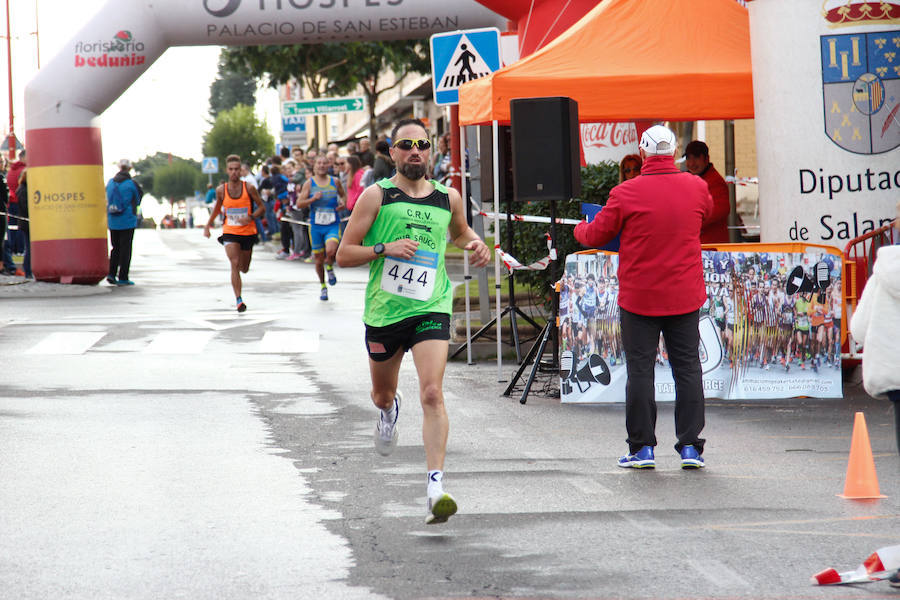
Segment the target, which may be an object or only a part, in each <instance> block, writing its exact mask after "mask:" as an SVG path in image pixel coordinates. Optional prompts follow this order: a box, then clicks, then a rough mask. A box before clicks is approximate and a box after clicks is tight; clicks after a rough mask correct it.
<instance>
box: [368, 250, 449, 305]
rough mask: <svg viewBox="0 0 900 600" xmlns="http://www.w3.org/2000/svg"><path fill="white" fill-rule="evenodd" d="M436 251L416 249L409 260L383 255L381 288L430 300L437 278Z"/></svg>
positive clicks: (397, 294)
mask: <svg viewBox="0 0 900 600" xmlns="http://www.w3.org/2000/svg"><path fill="white" fill-rule="evenodd" d="M437 266H438V255H437V252H429V251H428V250H417V251H416V253H415V254H414V255H413V257H412V258H411V259H409V260H406V259H404V258H393V257H390V256H388V257H385V259H384V268H383V269H382V271H381V289H382V290H384V291H385V292H388V293H389V294H394V295H396V296H402V297H404V298H411V299H413V300H423V301H424V300H430V299H431V294H432V293H433V292H434V282H435V280H436V279H437Z"/></svg>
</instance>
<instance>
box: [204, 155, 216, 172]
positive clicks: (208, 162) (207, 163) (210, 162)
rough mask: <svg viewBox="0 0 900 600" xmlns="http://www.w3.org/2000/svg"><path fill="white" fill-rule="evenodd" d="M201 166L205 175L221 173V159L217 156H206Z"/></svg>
mask: <svg viewBox="0 0 900 600" xmlns="http://www.w3.org/2000/svg"><path fill="white" fill-rule="evenodd" d="M201 165H202V169H201V171H203V173H210V174H212V173H218V172H219V159H218V158H217V157H215V156H204V157H203V162H202V163H201Z"/></svg>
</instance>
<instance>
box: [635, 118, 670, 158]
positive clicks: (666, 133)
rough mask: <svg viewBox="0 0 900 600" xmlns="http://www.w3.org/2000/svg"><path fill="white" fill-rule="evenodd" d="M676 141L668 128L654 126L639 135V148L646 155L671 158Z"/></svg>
mask: <svg viewBox="0 0 900 600" xmlns="http://www.w3.org/2000/svg"><path fill="white" fill-rule="evenodd" d="M677 145H678V140H677V139H676V138H675V134H674V133H673V132H672V130H671V129H669V128H668V127H663V126H662V125H654V126H653V127H651V128H650V129H648V130H647V131H645V132H644V133H643V135H641V143H640V148H641V150H643V151H644V152H645V153H647V154H651V155H656V154H663V155H667V156H673V155H674V154H675V147H676V146H677Z"/></svg>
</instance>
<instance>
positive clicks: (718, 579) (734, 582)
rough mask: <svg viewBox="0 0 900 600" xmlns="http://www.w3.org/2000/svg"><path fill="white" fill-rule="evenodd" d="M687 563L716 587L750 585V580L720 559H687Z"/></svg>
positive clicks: (745, 586) (744, 586)
mask: <svg viewBox="0 0 900 600" xmlns="http://www.w3.org/2000/svg"><path fill="white" fill-rule="evenodd" d="M687 564H688V565H689V566H690V567H691V568H692V569H693V570H694V571H696V572H697V573H698V574H699V575H700V576H701V577H703V578H704V579H706V580H707V581H709V582H710V583H712V584H713V585H715V586H716V587H727V588H735V587H742V588H747V587H750V582H748V581H747V580H746V579H744V578H743V577H741V576H740V575H739V574H738V572H737V571H735V570H734V569H732V568H731V567H729V566H727V565H726V564H725V563H723V562H721V561H718V560H715V559H710V558H704V559H703V560H696V559H688V560H687Z"/></svg>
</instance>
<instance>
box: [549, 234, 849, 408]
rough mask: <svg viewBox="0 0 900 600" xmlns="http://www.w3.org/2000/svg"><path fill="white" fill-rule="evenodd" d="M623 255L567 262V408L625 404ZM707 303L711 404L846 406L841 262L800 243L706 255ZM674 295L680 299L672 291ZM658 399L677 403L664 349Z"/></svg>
mask: <svg viewBox="0 0 900 600" xmlns="http://www.w3.org/2000/svg"><path fill="white" fill-rule="evenodd" d="M618 265H619V256H618V254H615V253H610V252H602V251H588V252H580V253H577V254H572V255H569V256H568V257H566V266H565V273H564V275H563V277H562V279H561V280H560V281H559V282H558V283H557V290H558V292H559V344H560V347H559V355H560V393H561V398H562V402H572V403H607V402H624V401H625V382H626V379H627V377H626V369H625V365H626V361H627V359H628V357H627V355H626V353H625V350H624V347H623V345H622V334H621V329H620V325H619V308H618V304H617V299H618V290H619V280H618V273H617V271H618ZM703 266H704V272H705V273H704V274H705V279H706V290H707V301H706V303H705V304H704V305H703V308H701V309H700V348H699V349H698V351H699V353H700V360H701V364H702V368H703V387H704V393H705V395H706V397H707V398H721V399H731V400H752V399H768V398H791V397H796V396H810V397H815V398H840V397H842V396H843V389H842V387H841V332H842V330H843V331H846V328H847V326H848V324H847V323H845V322H843V317H844V315H843V310H842V307H843V295H842V290H841V253H840V251H839V250H837V249H836V248H830V247H827V246H807V245H801V244H762V245H760V244H754V245H753V246H752V247H751V246H748V245H738V244H732V245H728V250H727V251H725V250H704V251H703ZM673 293H677V291H676V290H673ZM655 382H656V400H657V401H670V400H674V399H675V383H674V379H673V377H672V371H671V368H670V367H669V361H668V356H667V353H666V347H665V342H664V340H663V339H662V336H660V343H659V347H658V349H657V356H656V366H655Z"/></svg>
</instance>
